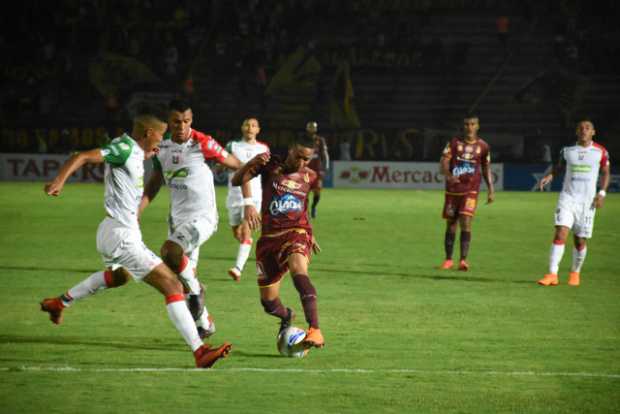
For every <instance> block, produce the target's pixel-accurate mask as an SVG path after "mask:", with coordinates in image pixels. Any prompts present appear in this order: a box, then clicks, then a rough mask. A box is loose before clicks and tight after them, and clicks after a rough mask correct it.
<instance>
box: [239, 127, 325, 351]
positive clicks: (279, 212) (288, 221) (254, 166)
mask: <svg viewBox="0 0 620 414" xmlns="http://www.w3.org/2000/svg"><path fill="white" fill-rule="evenodd" d="M313 154H314V140H312V139H309V137H302V138H299V139H298V140H297V141H296V142H294V143H292V144H291V145H290V147H289V150H288V155H287V157H286V159H285V160H282V159H281V158H279V157H277V156H273V157H270V155H269V154H267V153H264V154H259V155H257V156H256V157H254V158H253V159H252V160H250V161H249V162H248V163H247V164H245V165H244V166H243V167H241V168H240V169H239V170H238V171H237V172H236V173H235V175H234V176H233V178H232V184H233V185H235V186H238V185H242V184H243V183H245V182H248V181H249V180H251V179H252V178H253V177H256V176H258V175H260V176H261V182H262V189H263V200H262V206H261V214H262V226H261V230H262V233H261V237H260V239H259V240H258V243H257V244H256V268H257V272H258V286H259V290H260V298H261V303H262V305H263V308H264V309H265V312H267V313H268V314H270V315H273V316H276V317H278V318H280V321H281V322H280V331H282V330H283V329H286V328H287V327H289V326H290V323H291V320H292V319H293V316H294V313H293V311H292V310H291V309H290V308H287V307H285V306H284V305H283V304H282V302H281V301H280V282H281V281H282V277H283V276H284V274H285V273H286V271H287V270H288V271H289V272H290V273H291V277H292V278H293V283H294V284H295V288H296V289H297V291H298V292H299V296H300V299H301V304H302V306H303V309H304V314H305V317H306V321H307V322H308V325H309V328H308V331H307V332H306V338H305V339H304V344H305V345H306V346H307V347H308V348H309V347H312V346H314V347H319V348H320V347H322V346H323V345H324V343H325V341H324V339H323V335H322V334H321V330H320V329H319V314H318V309H317V303H316V302H317V301H316V297H317V292H316V289H315V288H314V286H313V285H312V282H311V281H310V278H309V276H308V263H309V262H310V257H311V255H312V253H313V252H314V253H318V252H319V251H320V247H319V245H318V244H317V243H316V240H315V239H314V236H313V235H312V226H311V225H310V222H309V220H308V194H309V193H310V192H311V191H312V190H313V189H315V188H316V186H317V181H318V175H317V173H316V172H315V171H313V170H311V169H310V168H308V163H309V162H310V160H311V159H312V155H313Z"/></svg>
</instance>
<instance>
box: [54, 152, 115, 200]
mask: <svg viewBox="0 0 620 414" xmlns="http://www.w3.org/2000/svg"><path fill="white" fill-rule="evenodd" d="M102 162H103V155H102V154H101V150H100V149H99V148H96V149H93V150H90V151H83V152H78V153H76V154H73V155H72V156H71V157H70V158H69V159H68V160H67V161H65V163H64V164H63V165H62V167H61V168H60V171H59V172H58V175H57V176H56V178H54V179H53V180H52V181H50V182H49V183H46V184H45V187H44V188H43V191H45V194H47V195H51V196H55V197H57V196H59V195H60V193H61V192H62V188H63V187H64V185H65V182H66V181H67V179H68V178H69V177H70V176H71V174H73V173H74V172H76V171H77V170H79V169H80V168H81V167H82V166H83V165H84V164H101V163H102Z"/></svg>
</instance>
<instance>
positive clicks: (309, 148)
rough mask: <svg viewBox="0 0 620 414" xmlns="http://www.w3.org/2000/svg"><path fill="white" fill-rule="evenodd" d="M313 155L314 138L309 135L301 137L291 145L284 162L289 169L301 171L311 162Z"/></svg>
mask: <svg viewBox="0 0 620 414" xmlns="http://www.w3.org/2000/svg"><path fill="white" fill-rule="evenodd" d="M313 155H314V140H313V139H312V138H310V137H308V136H303V137H299V138H297V139H295V140H294V141H293V142H291V144H290V145H289V148H288V155H287V157H286V161H285V162H284V163H285V164H286V166H287V167H288V169H290V170H293V171H299V170H301V169H303V168H304V167H305V166H307V165H308V164H309V163H310V160H311V159H312V156H313Z"/></svg>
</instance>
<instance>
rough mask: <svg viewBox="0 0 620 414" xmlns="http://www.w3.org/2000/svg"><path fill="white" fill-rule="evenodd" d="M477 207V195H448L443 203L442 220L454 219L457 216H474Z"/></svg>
mask: <svg viewBox="0 0 620 414" xmlns="http://www.w3.org/2000/svg"><path fill="white" fill-rule="evenodd" d="M477 205H478V194H477V193H468V194H449V193H446V198H445V201H444V203H443V218H445V219H456V218H458V216H459V215H463V216H471V217H473V216H474V213H475V212H476V206H477Z"/></svg>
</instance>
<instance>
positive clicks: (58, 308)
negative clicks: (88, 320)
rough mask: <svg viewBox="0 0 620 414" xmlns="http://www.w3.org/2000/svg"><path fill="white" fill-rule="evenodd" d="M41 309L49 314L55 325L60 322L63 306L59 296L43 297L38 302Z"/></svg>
mask: <svg viewBox="0 0 620 414" xmlns="http://www.w3.org/2000/svg"><path fill="white" fill-rule="evenodd" d="M40 305H41V310H42V311H43V312H47V313H49V314H50V321H52V322H53V323H54V324H56V325H60V324H61V323H62V310H63V309H64V308H65V305H63V303H62V301H61V300H60V298H47V299H43V301H42V302H41V303H40Z"/></svg>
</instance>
